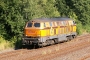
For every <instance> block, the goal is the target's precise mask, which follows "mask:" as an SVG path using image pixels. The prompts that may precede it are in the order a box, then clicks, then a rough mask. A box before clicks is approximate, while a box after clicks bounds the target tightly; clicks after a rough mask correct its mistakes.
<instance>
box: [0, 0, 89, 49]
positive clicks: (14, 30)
mask: <svg viewBox="0 0 90 60" xmlns="http://www.w3.org/2000/svg"><path fill="white" fill-rule="evenodd" d="M89 6H90V0H85V1H84V0H69V1H68V0H0V27H1V28H0V47H1V46H2V47H3V46H4V47H3V48H6V47H7V46H11V47H12V46H15V45H16V46H18V47H19V46H20V42H19V41H21V39H20V37H21V36H22V33H23V27H24V25H25V23H26V22H27V21H28V20H31V19H35V18H41V17H43V18H44V17H70V18H73V19H74V20H75V21H76V23H77V33H78V34H82V33H83V32H85V33H88V32H90V27H89V26H90V17H89V16H90V12H89V11H90V7H89ZM3 48H2V49H3Z"/></svg>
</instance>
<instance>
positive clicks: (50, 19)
mask: <svg viewBox="0 0 90 60" xmlns="http://www.w3.org/2000/svg"><path fill="white" fill-rule="evenodd" d="M65 20H73V19H71V18H62V17H61V18H37V19H33V20H30V21H36V22H49V21H65Z"/></svg>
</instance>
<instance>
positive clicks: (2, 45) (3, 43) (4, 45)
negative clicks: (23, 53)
mask: <svg viewBox="0 0 90 60" xmlns="http://www.w3.org/2000/svg"><path fill="white" fill-rule="evenodd" d="M11 47H14V45H13V44H12V42H10V41H7V40H5V39H4V38H3V37H1V36H0V51H1V50H5V49H9V48H11Z"/></svg>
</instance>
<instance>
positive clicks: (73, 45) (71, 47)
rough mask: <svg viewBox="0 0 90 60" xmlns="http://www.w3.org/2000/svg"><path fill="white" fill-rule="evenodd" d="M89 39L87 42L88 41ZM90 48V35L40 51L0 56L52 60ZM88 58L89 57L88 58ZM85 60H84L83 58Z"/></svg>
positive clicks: (25, 50)
mask: <svg viewBox="0 0 90 60" xmlns="http://www.w3.org/2000/svg"><path fill="white" fill-rule="evenodd" d="M86 39H87V40H86ZM87 46H90V34H88V35H83V36H80V37H77V38H76V39H74V40H72V41H70V42H65V43H61V44H56V45H52V46H47V47H43V48H38V49H31V50H28V49H20V50H16V51H12V52H7V53H3V54H0V59H2V60H12V59H13V60H38V59H39V60H50V59H52V58H55V57H57V56H61V55H64V54H68V53H70V52H73V51H76V50H79V49H82V48H84V47H87ZM86 58H87V57H86ZM83 59H84V58H83ZM83 59H81V60H83Z"/></svg>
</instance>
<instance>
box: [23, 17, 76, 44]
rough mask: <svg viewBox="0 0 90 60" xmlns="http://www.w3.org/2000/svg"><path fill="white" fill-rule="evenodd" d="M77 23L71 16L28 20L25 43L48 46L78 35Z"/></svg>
mask: <svg viewBox="0 0 90 60" xmlns="http://www.w3.org/2000/svg"><path fill="white" fill-rule="evenodd" d="M76 35H77V33H76V24H75V22H74V20H72V19H70V18H41V19H34V20H30V21H29V22H27V24H26V26H25V30H24V37H23V45H33V44H35V45H39V46H46V45H50V44H54V43H58V42H61V41H67V40H70V39H72V38H74V37H76Z"/></svg>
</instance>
